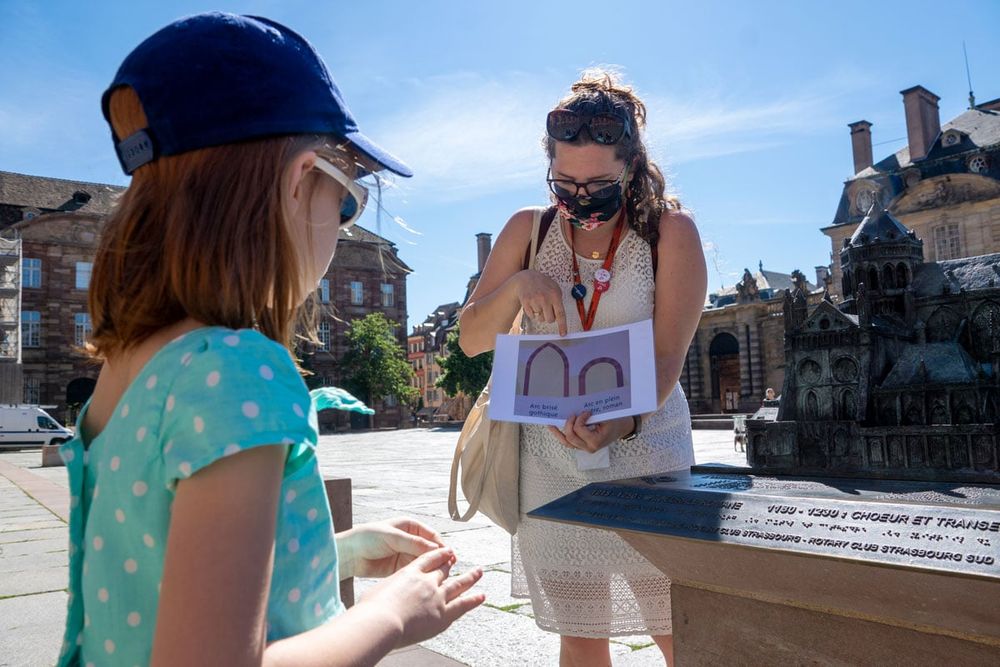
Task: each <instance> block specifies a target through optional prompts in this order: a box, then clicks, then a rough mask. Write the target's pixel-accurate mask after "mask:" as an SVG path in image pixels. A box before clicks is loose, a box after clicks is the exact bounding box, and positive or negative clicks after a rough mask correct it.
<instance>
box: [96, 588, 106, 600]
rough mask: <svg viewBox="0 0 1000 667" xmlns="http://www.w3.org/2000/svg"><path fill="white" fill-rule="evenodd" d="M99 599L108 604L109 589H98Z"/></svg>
mask: <svg viewBox="0 0 1000 667" xmlns="http://www.w3.org/2000/svg"><path fill="white" fill-rule="evenodd" d="M97 599H98V600H100V601H101V602H107V601H108V589H107V588H98V589H97Z"/></svg>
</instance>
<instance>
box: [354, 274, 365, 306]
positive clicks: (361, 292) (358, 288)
mask: <svg viewBox="0 0 1000 667" xmlns="http://www.w3.org/2000/svg"><path fill="white" fill-rule="evenodd" d="M364 302H365V286H364V285H363V284H361V281H360V280H352V281H351V305H354V306H360V305H361V304H363V303H364Z"/></svg>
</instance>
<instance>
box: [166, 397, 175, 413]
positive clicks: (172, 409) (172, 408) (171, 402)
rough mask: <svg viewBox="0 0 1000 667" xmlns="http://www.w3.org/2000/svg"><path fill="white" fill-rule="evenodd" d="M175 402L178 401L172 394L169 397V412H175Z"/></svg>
mask: <svg viewBox="0 0 1000 667" xmlns="http://www.w3.org/2000/svg"><path fill="white" fill-rule="evenodd" d="M175 402H176V400H175V399H174V395H173V394H170V395H169V396H167V412H173V411H174V403H175Z"/></svg>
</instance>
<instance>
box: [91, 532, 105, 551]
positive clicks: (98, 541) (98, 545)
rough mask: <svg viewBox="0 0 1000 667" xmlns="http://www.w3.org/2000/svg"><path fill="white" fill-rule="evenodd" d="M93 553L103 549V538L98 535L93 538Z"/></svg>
mask: <svg viewBox="0 0 1000 667" xmlns="http://www.w3.org/2000/svg"><path fill="white" fill-rule="evenodd" d="M93 544H94V551H100V550H101V549H103V548H104V538H103V537H101V536H100V535H98V536H97V537H95V538H94V542H93Z"/></svg>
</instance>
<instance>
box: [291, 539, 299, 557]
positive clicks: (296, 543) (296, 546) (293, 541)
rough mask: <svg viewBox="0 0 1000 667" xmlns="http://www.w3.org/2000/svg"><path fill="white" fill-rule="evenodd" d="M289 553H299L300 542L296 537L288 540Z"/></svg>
mask: <svg viewBox="0 0 1000 667" xmlns="http://www.w3.org/2000/svg"><path fill="white" fill-rule="evenodd" d="M288 551H289V553H293V554H294V553H298V551H299V541H298V540H297V539H295V538H294V537H293V538H292V539H290V540H288Z"/></svg>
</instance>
